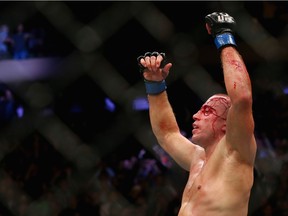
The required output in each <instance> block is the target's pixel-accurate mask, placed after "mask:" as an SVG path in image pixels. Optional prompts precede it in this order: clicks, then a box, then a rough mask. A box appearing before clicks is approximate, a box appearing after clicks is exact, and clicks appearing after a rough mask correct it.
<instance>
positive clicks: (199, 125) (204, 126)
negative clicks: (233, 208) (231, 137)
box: [192, 96, 229, 148]
mask: <svg viewBox="0 0 288 216" xmlns="http://www.w3.org/2000/svg"><path fill="white" fill-rule="evenodd" d="M228 109H229V102H228V100H227V98H226V97H224V96H212V97H210V98H209V99H208V100H207V101H206V102H205V103H204V104H203V105H202V107H201V108H200V110H199V111H198V112H197V113H196V114H194V115H193V119H194V120H195V121H194V123H193V130H192V134H193V136H192V142H193V143H195V144H198V145H201V146H202V147H204V148H205V147H206V146H207V145H209V144H210V143H211V142H212V143H213V142H214V141H215V140H217V139H218V138H220V137H222V136H223V135H224V134H225V125H226V118H227V112H228Z"/></svg>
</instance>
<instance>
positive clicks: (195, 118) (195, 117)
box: [193, 110, 200, 120]
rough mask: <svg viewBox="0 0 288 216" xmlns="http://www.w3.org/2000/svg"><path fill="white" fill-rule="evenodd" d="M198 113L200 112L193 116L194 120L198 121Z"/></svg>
mask: <svg viewBox="0 0 288 216" xmlns="http://www.w3.org/2000/svg"><path fill="white" fill-rule="evenodd" d="M199 112H200V110H199V111H198V112H196V113H195V114H194V115H193V119H194V120H197V119H199Z"/></svg>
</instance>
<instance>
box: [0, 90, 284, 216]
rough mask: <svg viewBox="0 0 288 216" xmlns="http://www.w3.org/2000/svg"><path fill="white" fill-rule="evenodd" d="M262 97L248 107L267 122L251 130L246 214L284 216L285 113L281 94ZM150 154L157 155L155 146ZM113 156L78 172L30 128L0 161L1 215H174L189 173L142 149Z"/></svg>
mask: <svg viewBox="0 0 288 216" xmlns="http://www.w3.org/2000/svg"><path fill="white" fill-rule="evenodd" d="M267 95H269V94H267ZM267 95H266V99H267V100H266V102H265V103H267V102H268V103H267V104H270V105H268V106H266V107H262V106H263V104H258V102H257V101H256V104H255V109H258V107H259V106H261V107H262V109H261V111H260V110H259V112H260V113H258V114H257V115H256V123H259V124H261V125H262V124H263V125H266V127H265V126H263V125H262V127H257V130H256V138H257V145H258V153H257V157H256V164H255V183H254V186H253V189H252V194H251V201H250V205H249V216H275V215H277V216H287V215H288V142H287V134H285V131H286V130H285V125H283V124H285V123H283V121H284V122H287V121H285V119H287V117H285V116H284V115H286V114H285V112H282V114H280V113H279V109H281V110H283V111H285V106H286V105H287V96H286V95H283V96H280V97H275V96H272V95H271V98H269V97H267ZM269 100H273V103H272V101H270V102H271V103H269ZM275 104H278V106H275ZM280 106H281V108H280ZM268 111H269V112H270V113H274V112H275V113H276V112H277V113H278V115H274V116H272V117H271V118H272V119H273V121H272V122H271V124H272V125H274V126H273V128H271V124H270V123H267V122H266V123H264V122H262V121H267V119H265V120H263V119H261V118H259V116H261V115H262V114H261V112H263V114H264V113H265V112H268ZM267 118H269V117H267ZM269 121H270V120H269ZM268 126H269V127H268ZM280 127H281V128H280ZM155 152H158V153H159V154H161V152H159V149H158V151H155ZM118 154H121V153H118ZM116 155H117V152H115V153H114V156H113V155H109V156H107V157H106V158H102V160H101V161H100V162H99V163H98V164H95V167H94V168H93V171H92V172H91V171H89V172H87V171H83V170H79V169H77V167H75V165H74V164H73V163H72V162H69V161H67V159H65V158H64V157H63V156H62V155H61V154H60V153H59V152H58V151H57V150H56V149H54V147H53V146H52V145H51V144H49V142H47V141H46V140H45V139H44V138H43V137H42V136H41V135H40V134H38V133H37V132H35V133H34V134H32V135H31V136H30V137H29V138H27V139H25V140H23V141H21V143H19V144H18V145H15V149H14V150H13V151H11V152H10V153H9V154H7V155H5V157H4V158H3V160H2V161H1V167H2V171H1V173H0V176H1V178H0V185H1V186H0V198H1V201H2V206H0V211H2V214H1V212H0V215H7V216H8V215H19V216H28V215H29V216H33V215H35V216H36V215H37V216H42V215H43V216H44V215H45V216H48V215H49V216H51V215H55V216H56V215H58V216H86V215H93V216H97V215H99V216H113V215H115V216H116V215H117V216H132V215H139V216H142V215H143V216H144V215H145V216H176V215H177V212H178V210H179V209H178V208H179V206H180V205H179V203H180V201H181V194H182V190H183V187H184V183H185V180H186V178H187V177H188V173H186V172H185V171H182V170H181V169H175V167H177V165H175V164H173V161H172V160H170V159H169V158H168V159H167V158H166V159H163V160H162V159H160V157H158V158H156V157H154V156H153V155H152V154H148V152H147V151H146V150H145V149H144V148H143V147H142V149H141V150H140V151H138V152H134V154H131V155H129V156H127V157H126V158H123V157H116ZM166 156H167V155H166ZM162 157H163V155H162ZM167 161H170V163H167ZM171 161H172V162H171Z"/></svg>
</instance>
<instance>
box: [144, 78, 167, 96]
mask: <svg viewBox="0 0 288 216" xmlns="http://www.w3.org/2000/svg"><path fill="white" fill-rule="evenodd" d="M144 83H145V87H146V93H147V94H151V95H157V94H160V93H161V92H163V91H165V90H166V89H167V86H166V82H165V80H162V81H159V82H157V81H148V80H144Z"/></svg>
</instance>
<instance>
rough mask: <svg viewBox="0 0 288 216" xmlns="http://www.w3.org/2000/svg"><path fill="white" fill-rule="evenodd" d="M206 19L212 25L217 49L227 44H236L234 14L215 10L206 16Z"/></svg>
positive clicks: (211, 28) (212, 33)
mask: <svg viewBox="0 0 288 216" xmlns="http://www.w3.org/2000/svg"><path fill="white" fill-rule="evenodd" d="M205 21H206V23H207V24H208V26H209V27H210V32H211V35H212V37H213V38H214V43H215V45H216V47H217V49H221V48H223V47H225V46H235V47H237V45H236V42H235V40H234V35H233V34H234V29H235V26H236V22H235V20H234V18H233V17H232V16H230V15H229V14H227V13H223V12H214V13H211V14H208V15H207V16H206V17H205Z"/></svg>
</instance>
